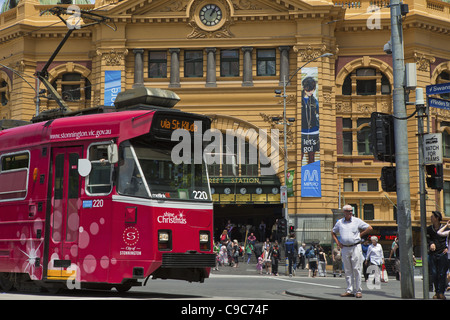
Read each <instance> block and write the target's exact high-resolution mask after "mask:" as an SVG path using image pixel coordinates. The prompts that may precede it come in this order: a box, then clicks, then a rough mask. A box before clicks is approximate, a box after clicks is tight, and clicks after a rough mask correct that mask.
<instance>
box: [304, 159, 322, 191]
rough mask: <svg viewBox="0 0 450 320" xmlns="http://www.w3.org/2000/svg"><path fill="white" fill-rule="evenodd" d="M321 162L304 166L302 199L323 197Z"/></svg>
mask: <svg viewBox="0 0 450 320" xmlns="http://www.w3.org/2000/svg"><path fill="white" fill-rule="evenodd" d="M321 196H322V184H321V180H320V160H319V161H316V162H313V163H309V164H307V165H304V166H302V197H316V198H317V197H321Z"/></svg>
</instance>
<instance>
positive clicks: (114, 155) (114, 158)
mask: <svg viewBox="0 0 450 320" xmlns="http://www.w3.org/2000/svg"><path fill="white" fill-rule="evenodd" d="M108 161H109V163H117V162H119V152H118V150H117V144H115V143H112V144H110V145H108Z"/></svg>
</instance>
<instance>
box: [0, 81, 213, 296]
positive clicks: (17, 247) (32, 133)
mask: <svg viewBox="0 0 450 320" xmlns="http://www.w3.org/2000/svg"><path fill="white" fill-rule="evenodd" d="M178 100H179V98H178V96H177V95H176V94H174V93H173V92H171V91H165V90H160V89H149V88H144V87H142V88H137V89H133V90H128V91H125V92H123V93H121V94H119V96H118V97H117V99H116V108H113V109H115V110H107V108H106V107H105V108H93V109H95V110H92V109H89V110H84V111H82V112H79V113H77V112H72V113H69V114H65V115H64V116H63V117H57V116H55V115H53V114H51V113H50V114H47V115H45V114H43V115H40V117H42V118H41V120H44V121H40V122H36V123H32V124H27V125H23V126H18V127H14V128H10V129H5V130H3V131H0V288H1V289H2V290H4V291H7V290H10V289H12V288H13V287H16V288H19V289H20V288H21V286H26V285H29V284H32V285H33V286H34V285H37V286H39V287H44V288H48V289H50V290H54V289H59V288H62V287H69V288H104V289H110V288H113V287H115V288H116V289H117V290H119V291H124V290H128V289H130V288H131V287H132V286H139V285H142V281H138V280H139V279H148V277H150V276H152V277H153V278H162V279H180V280H187V281H196V282H203V280H204V279H205V278H208V276H209V271H210V268H211V267H213V266H214V264H215V255H214V254H213V252H212V235H213V205H212V201H211V195H210V188H209V181H208V177H207V169H206V164H205V163H201V164H195V163H194V162H193V161H192V163H186V162H184V163H181V164H175V163H174V162H173V161H172V159H171V150H172V148H173V146H174V145H175V142H174V141H171V134H172V132H173V130H175V129H178V128H187V129H188V130H190V131H191V133H192V134H193V132H192V131H196V130H202V131H203V132H204V131H205V130H207V129H209V128H210V124H211V122H210V119H209V118H207V117H205V116H201V115H195V114H190V113H185V112H181V111H178V110H175V109H172V107H173V105H174V104H175V103H176V102H177V101H178ZM90 112H93V114H86V113H90ZM98 112H101V113H98ZM83 113H84V114H83ZM45 117H47V118H45ZM38 118H39V117H38ZM38 118H37V119H38ZM37 119H35V121H38V120H37ZM35 121H34V122H35ZM195 121H200V123H201V125H200V126H197V125H194V122H195ZM168 123H170V124H171V125H167V124H168ZM195 124H198V122H196V123H195ZM192 156H194V155H192ZM199 195H200V196H199Z"/></svg>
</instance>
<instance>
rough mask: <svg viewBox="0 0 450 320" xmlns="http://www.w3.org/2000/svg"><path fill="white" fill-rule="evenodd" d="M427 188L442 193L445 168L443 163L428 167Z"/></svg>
mask: <svg viewBox="0 0 450 320" xmlns="http://www.w3.org/2000/svg"><path fill="white" fill-rule="evenodd" d="M425 167H426V171H427V186H428V188H431V189H436V190H439V191H441V190H442V189H443V188H444V168H443V166H442V163H439V164H429V165H426V166H425Z"/></svg>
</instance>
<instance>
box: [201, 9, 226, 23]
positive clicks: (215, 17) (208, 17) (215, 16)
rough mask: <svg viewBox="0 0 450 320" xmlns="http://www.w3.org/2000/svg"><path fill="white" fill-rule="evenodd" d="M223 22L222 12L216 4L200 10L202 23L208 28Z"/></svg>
mask: <svg viewBox="0 0 450 320" xmlns="http://www.w3.org/2000/svg"><path fill="white" fill-rule="evenodd" d="M220 20H222V10H221V9H220V8H219V7H218V6H217V5H215V4H207V5H205V6H204V7H203V8H202V9H201V10H200V21H201V22H202V23H203V24H204V25H205V26H208V27H212V26H215V25H217V24H218V23H219V22H220Z"/></svg>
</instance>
